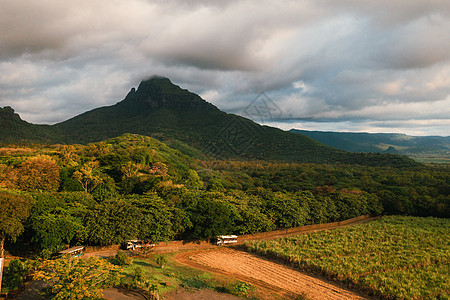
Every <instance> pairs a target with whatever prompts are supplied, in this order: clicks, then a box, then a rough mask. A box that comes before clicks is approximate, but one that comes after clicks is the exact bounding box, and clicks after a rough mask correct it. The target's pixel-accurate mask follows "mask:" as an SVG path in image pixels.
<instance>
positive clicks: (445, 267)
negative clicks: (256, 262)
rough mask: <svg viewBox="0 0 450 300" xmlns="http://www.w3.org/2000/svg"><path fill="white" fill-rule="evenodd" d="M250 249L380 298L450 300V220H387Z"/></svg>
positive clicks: (252, 244)
mask: <svg viewBox="0 0 450 300" xmlns="http://www.w3.org/2000/svg"><path fill="white" fill-rule="evenodd" d="M246 247H247V249H248V250H250V251H252V252H256V253H259V254H262V255H266V256H269V257H272V258H280V259H283V260H284V261H286V262H289V263H293V264H294V265H296V266H297V267H299V268H300V269H301V270H306V271H311V272H315V273H320V274H322V275H324V276H326V277H328V278H331V279H334V280H337V281H340V282H343V283H345V284H346V285H347V286H349V287H352V288H357V289H360V290H363V291H366V292H367V293H369V294H373V295H378V296H381V297H382V298H386V299H434V298H436V299H450V298H449V295H450V219H438V218H418V217H400V216H389V217H382V218H380V219H378V220H376V221H373V222H370V223H367V224H363V225H358V226H352V227H346V228H340V229H335V230H327V231H321V232H314V233H309V234H303V235H298V236H295V237H289V238H282V239H278V240H273V241H256V242H249V243H247V244H246Z"/></svg>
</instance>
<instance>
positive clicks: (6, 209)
mask: <svg viewBox="0 0 450 300" xmlns="http://www.w3.org/2000/svg"><path fill="white" fill-rule="evenodd" d="M31 206H32V198H31V197H30V196H29V195H27V194H24V193H18V192H17V193H16V192H12V191H8V190H0V211H1V217H0V259H3V252H4V248H3V247H4V244H5V240H6V238H10V239H12V240H15V239H16V238H17V237H18V236H19V235H20V234H21V233H22V232H23V230H24V226H23V222H24V221H25V220H26V219H27V218H28V215H29V214H30V208H31ZM1 273H2V272H1V270H0V275H1ZM1 280H2V278H1V277H0V290H1V285H2V282H1Z"/></svg>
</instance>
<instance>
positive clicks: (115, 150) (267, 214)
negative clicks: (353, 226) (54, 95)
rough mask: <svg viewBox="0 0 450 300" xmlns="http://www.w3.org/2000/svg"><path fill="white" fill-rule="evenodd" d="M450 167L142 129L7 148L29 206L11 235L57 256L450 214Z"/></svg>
mask: <svg viewBox="0 0 450 300" xmlns="http://www.w3.org/2000/svg"><path fill="white" fill-rule="evenodd" d="M178 143H181V142H178ZM178 148H179V145H178ZM449 174H450V172H449V167H448V166H445V165H443V166H423V165H418V166H410V167H403V168H399V167H397V168H394V167H386V166H382V167H381V166H380V167H374V166H372V167H369V166H361V165H357V164H352V165H345V164H311V163H310V164H300V163H284V162H269V161H237V160H235V161H224V160H200V159H198V158H197V159H195V158H192V157H189V156H186V155H184V154H182V153H181V152H179V151H178V150H175V149H173V148H170V147H169V146H167V145H166V144H165V143H162V142H160V141H158V140H155V139H153V138H150V137H145V136H140V135H132V134H125V135H122V136H120V137H117V138H114V139H110V140H107V141H104V142H99V143H93V144H88V145H30V146H26V147H25V146H14V145H9V146H8V147H2V148H0V196H1V197H3V196H4V195H6V196H7V195H9V194H11V193H17V194H20V195H25V196H26V197H25V196H23V197H25V198H24V199H28V200H27V201H28V203H29V206H30V208H29V214H26V215H24V216H25V218H24V220H22V223H23V226H24V227H23V230H22V231H20V232H22V233H21V235H20V236H17V235H16V234H14V235H9V236H10V237H8V236H6V235H5V236H6V238H7V240H8V241H9V243H11V242H13V240H12V239H11V238H15V237H18V239H17V242H16V243H21V242H22V241H25V240H29V241H31V242H32V244H31V246H32V247H33V248H34V249H35V250H37V251H41V252H42V253H47V254H48V253H50V252H53V251H57V250H60V249H62V248H63V247H64V246H66V245H77V244H89V245H111V244H120V243H123V242H125V241H126V240H129V239H143V240H148V241H152V242H159V241H168V240H173V239H209V238H211V237H214V236H216V235H220V234H245V233H255V232H262V231H269V230H274V229H278V228H289V227H294V226H301V225H307V224H315V223H325V222H330V221H339V220H344V219H348V218H351V217H356V216H359V215H363V214H372V215H379V214H403V215H416V216H435V217H449V216H450V200H449V199H450V196H449V194H450V175H449ZM0 222H2V224H0V225H2V226H3V225H5V224H4V223H5V221H4V220H2V221H0Z"/></svg>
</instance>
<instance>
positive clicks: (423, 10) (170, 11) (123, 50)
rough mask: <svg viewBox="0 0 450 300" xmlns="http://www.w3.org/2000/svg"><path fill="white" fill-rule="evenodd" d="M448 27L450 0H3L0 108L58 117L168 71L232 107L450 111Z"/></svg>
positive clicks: (347, 115) (390, 115) (331, 112)
mask: <svg viewBox="0 0 450 300" xmlns="http://www.w3.org/2000/svg"><path fill="white" fill-rule="evenodd" d="M448 36H450V2H449V1H447V0H397V1H390V0H379V1H358V0H337V1H335V0H302V1H294V0H282V1H269V0H262V1H255V0H242V1H226V2H225V1H220V2H219V1H217V2H211V1H204V0H196V1H190V2H189V3H187V2H184V1H179V0H167V1H162V0H161V1H144V0H129V1H125V0H114V1H107V0H97V1H89V0H79V1H72V2H61V1H57V0H45V1H39V2H33V1H31V2H30V1H25V0H3V1H2V9H1V10H0V106H6V105H9V106H12V107H13V108H15V109H16V111H17V112H19V113H20V114H21V115H22V117H23V118H24V119H26V120H28V121H31V122H37V123H50V122H58V121H62V120H65V119H67V118H69V117H72V116H74V115H76V114H79V113H81V112H84V111H86V110H88V109H92V108H94V107H98V106H102V105H109V104H114V103H116V102H117V101H119V100H121V99H123V97H124V96H125V95H126V93H127V92H128V91H129V89H130V88H131V87H132V86H137V85H138V83H139V81H140V80H141V79H143V78H145V77H148V76H151V75H153V74H160V75H163V76H168V77H169V78H171V79H172V81H174V82H175V83H177V84H179V85H181V86H182V87H184V88H188V89H190V90H192V91H193V92H196V93H199V94H201V95H202V96H203V97H204V98H206V100H209V101H211V102H213V103H214V104H216V105H217V106H218V107H220V108H222V109H226V110H227V111H231V112H240V111H242V109H243V108H244V107H246V106H247V105H248V104H249V103H250V102H251V101H252V100H253V99H254V98H255V97H256V96H257V95H258V94H259V93H260V92H262V91H265V92H266V94H268V95H269V96H270V97H271V98H272V100H273V101H274V102H276V103H277V105H278V106H279V107H280V108H281V110H282V111H283V112H284V113H283V116H284V118H286V119H289V120H291V119H295V118H302V119H305V118H307V119H309V120H316V121H320V120H322V121H323V120H324V119H325V118H326V119H329V120H332V121H333V122H340V124H346V121H347V120H352V121H351V122H353V123H352V124H359V126H361V128H366V127H365V125H364V124H363V123H362V122H363V121H364V122H367V120H366V119H367V118H370V119H371V120H376V119H380V120H381V119H382V120H383V122H385V121H386V122H387V121H389V120H390V121H392V122H390V123H389V124H391V125H392V126H397V125H396V124H397V123H395V122H396V121H398V120H402V121H403V120H406V119H411V120H423V121H424V122H425V121H426V120H428V119H430V120H435V119H442V120H448V119H449V118H450V117H448V116H447V117H446V116H445V114H446V113H448V109H446V107H445V106H446V105H447V104H448V96H449V95H450V79H449V78H450V40H449V39H448ZM40 110H42V112H40ZM356 121H358V122H356ZM355 122H356V123H355ZM431 123H433V122H432V121H430V124H431ZM318 124H319V123H318ZM325 124H326V123H320V126H325ZM383 124H388V123H383ZM443 124H445V122H443ZM435 125H436V124H432V125H430V126H434V127H433V128H436V130H440V132H444V131H445V130H443V129H442V128H443V127H442V126H441V127H439V126H435ZM349 126H350V125H349ZM398 126H400V125H398ZM368 128H371V127H370V126H369V127H368ZM377 128H379V127H377ZM399 128H403V127H399ZM430 128H431V127H430ZM444 128H445V126H444ZM393 129H395V128H394V127H393ZM397 129H398V128H397Z"/></svg>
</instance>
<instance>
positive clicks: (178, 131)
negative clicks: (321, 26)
mask: <svg viewBox="0 0 450 300" xmlns="http://www.w3.org/2000/svg"><path fill="white" fill-rule="evenodd" d="M11 110H12V109H10V108H3V111H5V112H6V114H7V116H8V117H5V118H4V117H2V116H1V115H0V129H1V131H2V132H3V133H5V132H8V133H6V134H2V135H1V136H0V142H8V143H13V142H26V141H27V142H47V143H68V144H72V143H81V144H86V143H91V142H98V141H103V140H106V139H110V138H114V137H117V136H120V135H122V134H125V133H133V134H140V135H145V136H151V137H154V138H157V139H159V140H162V141H164V142H166V143H168V144H169V145H171V146H172V147H175V148H177V149H179V150H180V151H182V152H184V153H189V154H191V155H197V156H201V157H214V158H219V159H259V160H277V161H287V162H311V163H355V164H363V165H390V166H410V165H415V162H414V161H412V160H410V159H408V158H406V157H402V156H397V155H391V154H386V155H380V154H364V153H350V152H346V151H342V150H338V149H335V148H332V147H329V146H326V145H324V144H322V143H320V142H318V141H316V140H314V139H312V138H310V137H307V136H305V135H299V134H294V133H291V132H286V131H282V130H280V129H278V128H273V127H268V126H261V125H259V124H257V123H255V122H253V121H251V120H249V119H246V118H243V117H240V116H236V115H233V114H227V113H225V112H222V111H220V110H219V109H218V108H217V107H215V106H214V105H212V104H211V103H208V102H207V101H205V100H203V99H202V98H201V97H200V96H198V95H196V94H194V93H191V92H189V91H188V90H185V89H182V88H181V87H179V86H177V85H175V84H173V83H172V82H171V81H170V80H169V79H168V78H165V77H159V76H154V77H151V78H150V79H148V80H144V81H142V82H141V83H140V85H139V87H138V88H137V89H135V88H133V89H131V91H130V92H129V93H128V94H127V95H126V97H125V99H123V100H122V101H120V102H118V103H117V104H115V105H111V106H105V107H100V108H96V109H94V110H91V111H88V112H85V113H83V114H80V115H78V116H76V117H73V118H71V119H69V120H67V121H64V122H61V123H58V124H55V125H33V124H30V123H27V122H25V121H23V120H21V119H20V117H18V116H16V117H11ZM11 118H12V119H13V120H12V121H11V120H10V119H11ZM30 132H32V134H30ZM9 133H13V134H9ZM180 141H181V142H180Z"/></svg>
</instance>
